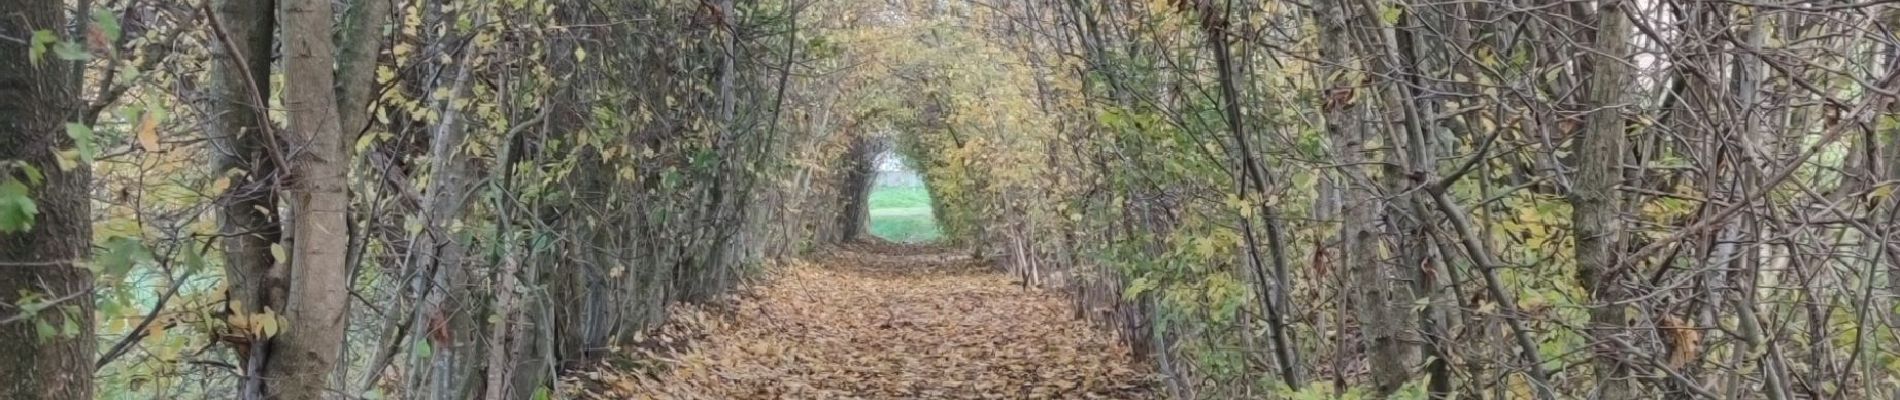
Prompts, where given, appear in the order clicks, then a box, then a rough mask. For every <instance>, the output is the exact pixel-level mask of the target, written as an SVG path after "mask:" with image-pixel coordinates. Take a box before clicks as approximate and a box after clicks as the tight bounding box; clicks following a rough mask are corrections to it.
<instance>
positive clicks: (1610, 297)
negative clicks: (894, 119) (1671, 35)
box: [1570, 0, 1638, 400]
mask: <svg viewBox="0 0 1900 400" xmlns="http://www.w3.org/2000/svg"><path fill="white" fill-rule="evenodd" d="M1626 6H1627V5H1626V4H1625V2H1624V1H1621V0H1612V1H1607V2H1604V3H1603V4H1602V8H1601V10H1600V11H1599V12H1598V13H1597V26H1596V38H1595V44H1594V46H1593V47H1594V50H1595V51H1594V52H1592V55H1591V56H1590V57H1589V59H1588V64H1589V66H1590V69H1589V70H1590V71H1591V73H1592V74H1591V76H1588V77H1585V78H1586V79H1588V80H1589V85H1588V90H1589V91H1588V95H1587V96H1588V97H1587V99H1586V100H1585V101H1586V102H1588V106H1589V107H1590V108H1589V109H1590V110H1592V111H1590V112H1589V115H1588V116H1587V117H1585V120H1584V126H1583V131H1582V132H1581V133H1580V134H1579V135H1578V136H1577V139H1576V143H1575V146H1574V150H1573V152H1574V154H1575V157H1576V159H1575V161H1574V168H1575V170H1576V183H1575V185H1574V186H1573V187H1572V192H1571V193H1570V203H1571V207H1572V208H1573V210H1574V211H1572V212H1573V214H1572V216H1571V223H1572V225H1573V226H1574V227H1575V237H1576V242H1577V244H1576V260H1577V281H1578V282H1577V283H1578V284H1579V285H1581V286H1582V287H1583V288H1585V289H1586V290H1587V291H1588V292H1589V293H1590V299H1591V300H1592V303H1591V305H1590V326H1588V327H1587V328H1586V329H1587V337H1589V338H1591V340H1592V344H1593V346H1594V347H1595V349H1594V350H1593V352H1594V358H1595V362H1594V364H1595V371H1596V379H1597V391H1598V398H1601V399H1605V400H1622V399H1635V398H1637V397H1638V394H1637V392H1636V386H1635V381H1634V377H1633V376H1632V375H1633V374H1632V371H1631V366H1630V365H1628V364H1627V363H1625V362H1624V361H1623V357H1624V356H1625V351H1624V350H1625V349H1624V345H1625V344H1627V343H1631V342H1630V341H1631V340H1634V339H1633V338H1632V337H1631V336H1630V335H1629V326H1628V323H1627V321H1625V318H1627V317H1626V316H1625V312H1624V309H1625V307H1628V306H1627V305H1625V304H1623V303H1622V302H1623V301H1624V300H1626V299H1627V298H1628V297H1629V296H1628V292H1627V291H1628V289H1627V288H1625V287H1624V285H1623V282H1624V281H1625V280H1626V278H1627V277H1628V276H1629V275H1630V274H1629V273H1628V271H1626V270H1625V269H1624V267H1623V266H1621V265H1619V264H1620V262H1621V260H1619V256H1618V254H1619V253H1618V249H1620V248H1621V245H1620V244H1621V243H1622V240H1621V239H1622V230H1623V228H1622V223H1621V222H1620V221H1619V218H1621V217H1620V213H1621V211H1622V207H1621V205H1619V204H1618V203H1619V202H1618V201H1617V199H1618V197H1619V196H1618V195H1617V192H1616V190H1617V189H1616V187H1617V186H1618V185H1619V184H1620V183H1621V182H1622V177H1623V173H1622V170H1623V169H1622V163H1623V154H1624V153H1626V152H1627V150H1626V148H1625V147H1626V145H1625V143H1624V132H1623V116H1622V114H1621V113H1619V112H1618V110H1619V109H1620V108H1621V107H1622V106H1623V103H1624V98H1625V96H1624V92H1625V90H1624V86H1625V85H1626V84H1627V83H1628V82H1629V76H1630V71H1629V67H1628V64H1627V60H1626V57H1627V56H1628V53H1629V48H1630V45H1629V35H1630V30H1631V27H1630V20H1629V17H1628V16H1627V15H1625V11H1624V7H1626Z"/></svg>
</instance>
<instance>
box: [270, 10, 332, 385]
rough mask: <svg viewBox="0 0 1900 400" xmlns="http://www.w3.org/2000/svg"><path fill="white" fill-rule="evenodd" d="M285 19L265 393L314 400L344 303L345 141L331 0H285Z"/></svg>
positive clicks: (324, 375) (325, 375)
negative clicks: (282, 287)
mask: <svg viewBox="0 0 1900 400" xmlns="http://www.w3.org/2000/svg"><path fill="white" fill-rule="evenodd" d="M278 16H279V17H280V18H282V25H283V28H282V31H283V37H282V38H283V44H284V45H283V48H284V73H285V75H286V76H289V77H291V79H286V80H285V82H284V97H283V99H284V100H283V102H284V112H285V114H286V118H285V120H287V121H289V124H288V126H287V127H286V128H287V130H288V131H287V132H285V134H284V135H282V138H281V139H280V141H281V142H282V143H283V147H284V148H286V149H287V151H284V152H283V153H284V154H283V157H284V161H285V162H286V164H285V165H284V167H285V174H286V180H287V181H288V184H287V185H286V188H285V189H286V194H285V198H286V201H288V202H289V205H290V213H291V216H292V217H291V218H290V219H287V222H288V223H289V224H291V226H292V228H291V230H290V231H291V236H290V237H288V238H286V239H285V241H286V242H287V244H286V245H284V246H283V247H284V248H285V249H286V250H287V253H289V257H290V267H291V269H290V273H289V277H290V287H289V292H288V294H287V297H286V304H285V306H284V313H283V314H284V318H285V322H286V324H285V326H284V327H283V330H282V333H280V334H279V335H278V336H277V337H276V338H275V339H274V340H273V341H272V342H271V346H270V349H269V351H270V352H271V355H270V357H269V360H270V362H269V364H268V365H267V370H266V375H265V376H266V377H267V379H268V381H269V383H268V386H267V387H266V393H267V395H268V397H270V398H278V399H288V400H302V399H321V398H324V396H325V395H326V393H328V385H327V382H328V381H329V379H328V375H329V373H330V372H331V371H332V368H333V367H334V366H335V365H336V363H337V357H338V355H339V353H338V351H339V350H340V349H341V347H342V345H343V334H344V327H345V323H346V322H347V318H346V315H345V311H346V310H347V309H348V307H347V306H348V304H347V302H348V300H349V297H348V291H349V274H348V271H347V270H346V266H345V265H344V259H345V255H344V253H345V250H346V249H347V248H348V247H349V246H348V245H349V232H348V225H347V224H348V220H347V215H348V210H349V207H350V198H349V191H348V188H347V187H345V183H346V182H345V180H344V175H345V173H346V172H347V170H348V166H349V165H350V152H349V150H348V148H347V147H345V143H344V141H343V131H342V128H341V126H340V125H341V121H340V118H341V116H340V114H338V111H337V109H338V107H337V100H336V91H335V90H336V86H335V84H334V83H333V82H335V76H334V74H335V70H334V69H333V68H334V65H335V61H336V58H335V55H334V54H333V46H332V43H331V39H330V34H331V25H332V24H331V8H330V1H328V0H284V1H282V2H279V3H278Z"/></svg>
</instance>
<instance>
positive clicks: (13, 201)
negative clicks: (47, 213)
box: [0, 178, 40, 232]
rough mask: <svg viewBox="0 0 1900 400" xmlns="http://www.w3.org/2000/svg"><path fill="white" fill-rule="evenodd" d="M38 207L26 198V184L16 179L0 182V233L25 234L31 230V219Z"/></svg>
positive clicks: (37, 213)
mask: <svg viewBox="0 0 1900 400" xmlns="http://www.w3.org/2000/svg"><path fill="white" fill-rule="evenodd" d="M39 213H40V210H39V207H38V206H37V205H35V204H33V198H32V197H28V196H27V190H26V184H23V183H20V181H19V180H18V179H10V178H9V179H6V180H5V181H0V232H25V231H27V230H28V229H33V217H34V216H36V215H39Z"/></svg>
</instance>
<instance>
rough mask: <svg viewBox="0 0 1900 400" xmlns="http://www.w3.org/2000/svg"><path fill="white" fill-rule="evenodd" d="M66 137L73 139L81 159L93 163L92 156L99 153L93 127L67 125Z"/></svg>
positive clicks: (78, 124) (73, 123)
mask: <svg viewBox="0 0 1900 400" xmlns="http://www.w3.org/2000/svg"><path fill="white" fill-rule="evenodd" d="M66 136H70V137H72V138H73V148H74V149H77V150H79V159H80V160H81V161H85V162H86V163H87V164H91V163H92V156H93V155H95V154H97V153H98V148H97V147H96V146H97V145H95V144H93V136H92V127H90V126H86V125H85V124H80V123H77V122H68V123H66Z"/></svg>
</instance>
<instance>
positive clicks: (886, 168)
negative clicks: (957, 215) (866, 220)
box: [870, 151, 943, 243]
mask: <svg viewBox="0 0 1900 400" xmlns="http://www.w3.org/2000/svg"><path fill="white" fill-rule="evenodd" d="M870 203H871V204H870V208H871V234H872V235H874V236H877V237H879V238H882V239H884V240H889V241H893V242H902V243H924V242H931V241H936V240H937V239H939V238H942V237H943V230H941V229H939V228H938V227H937V216H936V214H935V213H933V212H932V211H931V209H930V190H929V189H927V188H925V187H924V179H923V177H922V176H919V175H918V174H917V171H913V170H911V169H910V166H909V165H908V164H906V163H905V162H904V159H903V156H902V155H899V154H897V152H894V151H887V152H884V154H880V155H879V156H878V167H877V179H876V182H874V183H873V184H872V185H871V200H870Z"/></svg>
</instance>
